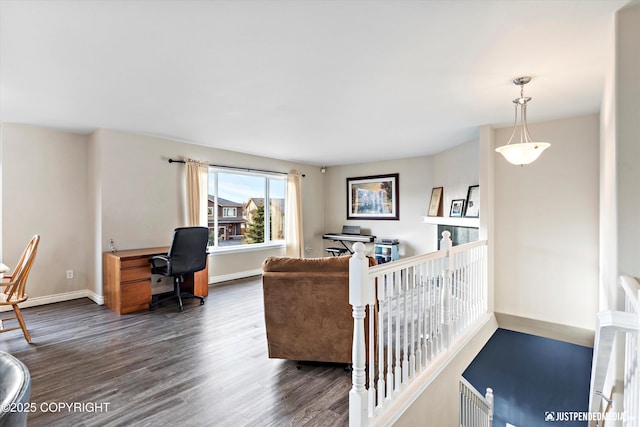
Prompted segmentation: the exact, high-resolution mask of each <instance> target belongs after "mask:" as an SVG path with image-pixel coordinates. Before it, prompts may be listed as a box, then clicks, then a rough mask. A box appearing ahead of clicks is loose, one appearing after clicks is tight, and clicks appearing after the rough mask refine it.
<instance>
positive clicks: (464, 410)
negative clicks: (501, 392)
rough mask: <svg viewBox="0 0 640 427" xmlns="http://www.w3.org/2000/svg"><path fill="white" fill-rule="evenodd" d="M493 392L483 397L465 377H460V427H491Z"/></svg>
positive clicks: (487, 392) (488, 390) (488, 391)
mask: <svg viewBox="0 0 640 427" xmlns="http://www.w3.org/2000/svg"><path fill="white" fill-rule="evenodd" d="M492 423H493V390H492V389H490V388H487V391H486V394H485V395H484V396H483V395H482V394H480V392H479V391H478V390H476V388H475V387H474V386H473V385H471V383H470V382H469V381H467V380H466V379H465V378H464V377H460V427H491V425H492Z"/></svg>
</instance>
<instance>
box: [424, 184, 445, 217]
mask: <svg viewBox="0 0 640 427" xmlns="http://www.w3.org/2000/svg"><path fill="white" fill-rule="evenodd" d="M427 216H442V187H435V188H434V189H433V190H431V200H430V201H429V212H428V213H427Z"/></svg>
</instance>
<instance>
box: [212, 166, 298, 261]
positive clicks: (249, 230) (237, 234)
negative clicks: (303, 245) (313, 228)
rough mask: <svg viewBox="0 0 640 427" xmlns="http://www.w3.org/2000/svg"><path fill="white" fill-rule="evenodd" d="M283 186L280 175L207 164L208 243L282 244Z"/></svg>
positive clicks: (216, 246) (284, 177)
mask: <svg viewBox="0 0 640 427" xmlns="http://www.w3.org/2000/svg"><path fill="white" fill-rule="evenodd" d="M285 187H286V176H284V175H276V174H266V173H257V172H244V171H233V170H228V169H221V168H215V167H211V168H209V212H212V213H213V215H212V216H209V246H212V247H213V248H214V249H216V248H220V249H224V248H231V247H249V246H250V245H260V246H268V245H274V244H278V245H281V244H284V224H285V223H284V217H285ZM265 207H267V208H265Z"/></svg>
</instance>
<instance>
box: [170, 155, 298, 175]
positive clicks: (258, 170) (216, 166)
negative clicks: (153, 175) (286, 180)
mask: <svg viewBox="0 0 640 427" xmlns="http://www.w3.org/2000/svg"><path fill="white" fill-rule="evenodd" d="M169 163H186V162H185V161H184V160H174V159H169ZM209 166H212V167H214V168H224V169H235V170H241V171H247V172H264V173H274V174H278V175H287V173H286V172H277V171H268V170H264V169H249V168H239V167H236V166H225V165H209ZM304 176H305V175H304V174H302V177H304Z"/></svg>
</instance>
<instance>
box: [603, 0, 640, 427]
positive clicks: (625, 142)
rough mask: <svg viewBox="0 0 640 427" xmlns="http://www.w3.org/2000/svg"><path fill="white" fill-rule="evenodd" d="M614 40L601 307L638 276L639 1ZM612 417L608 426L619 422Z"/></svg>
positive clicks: (620, 366)
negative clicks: (624, 278) (627, 278)
mask: <svg viewBox="0 0 640 427" xmlns="http://www.w3.org/2000/svg"><path fill="white" fill-rule="evenodd" d="M614 32H615V34H614V36H613V37H612V40H611V46H612V48H611V53H612V55H611V57H610V59H609V63H608V70H607V76H606V77H607V78H606V84H605V92H604V95H603V101H602V113H601V119H600V120H601V122H600V123H601V136H600V153H601V162H600V194H601V198H600V227H601V231H600V295H601V302H600V309H601V310H616V309H618V310H619V309H622V307H623V301H624V297H623V295H624V292H623V291H622V289H621V287H620V285H619V281H618V277H619V275H621V274H626V275H631V276H635V277H640V257H639V256H638V250H637V246H638V241H639V240H640V227H639V226H638V223H639V220H640V215H638V212H639V211H640V193H639V192H638V183H639V182H640V170H639V169H638V164H639V163H640V120H639V118H640V83H639V82H638V75H640V57H639V56H638V46H637V45H638V40H640V2H639V1H634V2H631V3H629V4H628V5H627V6H625V7H623V8H622V9H620V10H619V11H618V12H617V13H616V19H615V30H614ZM623 371H624V343H623V341H622V340H617V341H616V342H615V344H614V348H613V352H612V356H611V364H610V366H609V370H608V372H607V378H606V380H605V385H604V387H603V388H604V392H605V394H606V395H612V391H613V395H612V397H613V400H614V403H613V408H612V410H611V411H612V412H621V411H622V410H623V408H622V390H623V383H624V372H623ZM619 424H620V423H616V422H608V423H606V424H605V425H619Z"/></svg>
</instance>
